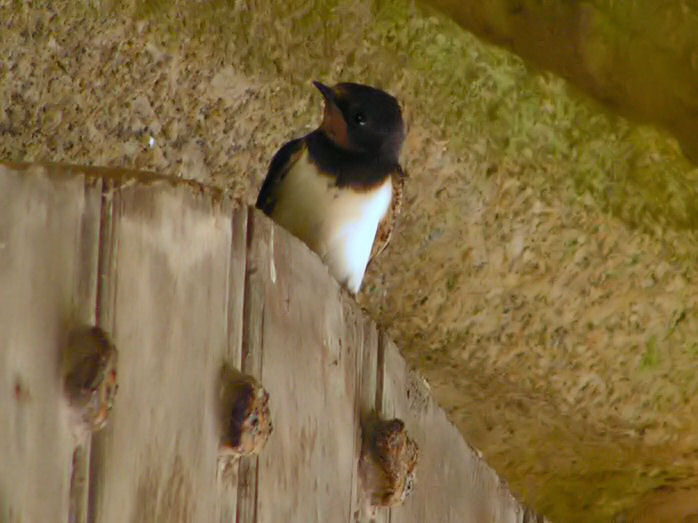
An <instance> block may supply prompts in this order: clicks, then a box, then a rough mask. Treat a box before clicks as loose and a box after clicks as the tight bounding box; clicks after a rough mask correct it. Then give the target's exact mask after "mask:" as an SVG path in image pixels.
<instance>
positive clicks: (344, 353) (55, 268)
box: [0, 166, 524, 523]
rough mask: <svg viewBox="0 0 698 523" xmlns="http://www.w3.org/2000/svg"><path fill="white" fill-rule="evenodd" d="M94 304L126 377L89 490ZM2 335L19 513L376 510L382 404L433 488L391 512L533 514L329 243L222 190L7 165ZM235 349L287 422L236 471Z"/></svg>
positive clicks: (4, 516)
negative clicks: (86, 364) (86, 409)
mask: <svg viewBox="0 0 698 523" xmlns="http://www.w3.org/2000/svg"><path fill="white" fill-rule="evenodd" d="M95 321H97V322H98V323H99V324H100V326H102V328H104V329H105V330H106V331H108V332H109V333H110V334H111V336H112V338H113V340H114V342H115V344H116V346H117V348H118V350H119V362H118V372H119V383H120V388H119V392H118V395H117V397H116V401H115V406H114V410H113V412H112V417H111V420H110V423H109V425H108V427H107V428H106V429H105V430H104V431H102V432H101V433H98V434H97V435H95V436H93V437H92V442H91V448H92V452H91V455H89V459H90V467H89V494H90V495H89V504H88V503H87V501H86V500H87V495H86V489H83V490H85V492H83V491H82V490H79V489H78V491H76V488H77V487H76V486H75V485H74V487H73V492H72V494H71V488H70V481H71V475H72V474H73V473H74V472H80V470H79V467H78V469H76V471H73V468H72V467H73V463H72V457H73V452H74V450H75V448H76V442H75V441H74V439H73V438H72V436H71V434H70V430H69V428H68V425H67V421H66V419H67V418H66V414H65V407H64V404H63V401H62V398H61V390H60V378H59V376H58V370H57V369H58V366H57V361H58V360H57V358H58V354H59V352H60V346H61V343H62V341H63V340H64V338H65V334H66V329H67V326H68V325H69V323H70V322H73V323H75V322H87V323H91V322H95ZM0 347H1V348H2V351H0V364H1V365H0V386H2V395H0V402H1V403H0V407H1V410H0V416H1V419H0V445H2V447H1V448H2V449H3V454H4V456H3V459H2V460H0V521H2V522H4V521H68V520H69V518H71V520H72V521H84V520H89V521H98V522H110V521H115V522H116V521H119V522H121V521H134V522H147V521H158V522H160V521H202V522H203V521H206V522H208V521H221V522H223V521H238V522H257V521H259V522H277V521H289V522H295V521H298V522H303V523H306V522H313V521H317V522H327V521H332V522H334V521H354V522H359V521H367V520H368V515H367V514H366V512H365V511H364V502H363V497H362V493H361V488H360V483H359V478H358V470H357V469H358V459H359V453H360V449H361V419H362V418H363V417H364V416H366V415H368V414H370V413H371V412H372V411H375V412H378V413H379V414H380V415H382V416H383V417H386V418H389V417H393V416H399V417H401V418H402V419H403V420H404V421H405V422H406V425H407V428H408V431H409V432H410V434H411V435H412V436H413V437H414V438H415V439H416V441H417V443H418V444H419V446H420V449H421V459H420V463H419V466H418V479H417V487H416V491H415V494H414V496H413V497H411V498H408V500H407V502H406V504H405V505H404V506H402V507H398V508H394V509H392V510H390V511H388V510H381V511H379V513H378V514H377V519H376V521H391V522H393V523H395V522H399V521H405V522H432V521H433V522H447V521H454V522H456V521H457V522H462V521H466V522H467V521H473V522H480V521H503V522H508V521H512V522H513V521H523V520H524V512H523V509H522V507H521V506H520V505H519V504H518V503H517V502H516V501H515V499H514V498H513V497H512V496H511V494H510V493H509V491H508V489H507V488H506V486H505V485H504V484H503V483H502V481H501V480H500V479H499V478H498V477H497V476H496V474H495V473H494V472H493V471H492V470H491V469H490V468H489V467H487V465H486V464H485V463H484V462H483V461H482V460H481V459H480V458H479V457H478V456H477V455H476V453H475V452H474V451H473V450H472V449H471V448H470V447H468V445H467V444H466V443H465V442H464V441H463V439H462V438H461V436H460V434H459V433H458V432H457V431H456V429H455V428H454V427H453V426H452V425H451V424H450V423H449V422H448V420H447V419H446V416H445V414H444V413H443V411H442V410H441V409H439V408H438V406H436V404H435V403H434V401H433V399H432V398H431V396H430V395H429V391H428V389H427V387H426V386H425V384H424V383H423V382H422V381H421V379H420V378H419V377H418V376H417V375H416V374H414V373H413V372H411V371H409V370H408V369H407V367H406V365H405V362H404V360H403V359H402V358H401V357H400V355H399V352H398V350H397V348H396V347H395V346H394V345H393V344H392V342H390V340H388V339H387V338H385V336H384V335H383V334H382V333H381V332H380V331H379V330H378V329H377V328H376V326H375V324H374V323H373V322H372V321H370V320H368V319H367V318H366V317H365V315H364V314H363V313H362V311H361V310H360V309H359V307H358V306H357V305H356V304H355V303H354V302H353V299H352V298H351V297H349V296H348V295H346V293H345V292H343V291H342V290H341V289H340V287H339V285H338V284H337V283H336V282H335V281H334V280H333V279H332V278H331V277H330V275H329V273H328V271H327V269H326V267H325V266H324V265H323V264H322V263H321V262H320V261H319V259H318V258H317V257H316V256H315V255H314V254H313V253H312V252H310V251H309V250H308V249H307V248H306V247H305V246H304V245H303V244H302V243H301V242H299V241H297V240H295V239H294V238H292V237H290V236H289V235H288V234H287V233H286V232H285V231H284V230H282V229H280V228H278V227H276V226H275V225H274V224H272V223H271V222H270V221H269V220H267V219H266V217H264V216H263V215H262V214H261V213H259V212H257V211H254V210H247V209H241V208H237V209H236V208H235V207H234V205H233V203H232V202H230V201H228V200H226V199H225V198H224V197H223V196H222V195H221V194H220V193H219V192H217V191H215V190H209V189H207V188H204V187H201V186H197V185H194V184H191V183H188V182H187V183H184V182H182V183H176V182H173V181H172V180H167V179H163V178H159V177H155V176H150V177H148V176H144V175H137V174H134V173H126V174H123V175H120V174H119V173H118V172H114V171H110V170H95V169H78V168H65V167H56V166H53V167H50V168H48V174H47V172H45V170H44V169H42V168H32V169H29V170H27V169H26V168H18V167H17V166H14V168H2V169H0ZM224 362H228V363H229V364H230V365H232V366H234V367H237V368H241V369H242V370H243V371H244V372H248V373H250V374H253V375H254V376H256V377H257V378H259V379H260V380H261V381H262V382H263V384H264V386H265V387H266V389H267V390H268V391H269V393H270V406H271V412H272V420H273V423H274V432H273V433H272V435H271V438H270V439H269V442H268V443H267V446H266V448H265V449H264V451H263V453H262V454H261V455H260V456H259V457H258V458H244V459H242V460H241V461H240V462H239V464H238V465H236V466H234V467H232V468H231V469H228V470H227V473H226V474H221V473H220V470H219V466H218V460H217V445H218V441H219V434H220V428H219V424H218V421H219V415H218V412H217V409H216V407H217V402H216V398H217V378H218V375H219V371H220V369H221V366H222V365H223V363H224ZM86 448H90V445H89V442H88V445H87V447H86ZM4 449H9V453H7V454H5V452H4ZM78 465H79V463H78ZM83 468H84V466H83ZM85 475H88V474H87V473H85ZM74 483H76V482H75V481H74ZM78 483H79V482H78ZM78 486H80V485H78ZM71 500H72V507H73V508H72V509H71ZM71 510H72V512H71ZM69 513H70V514H69Z"/></svg>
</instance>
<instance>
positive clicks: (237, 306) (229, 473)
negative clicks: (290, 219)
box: [218, 206, 248, 523]
mask: <svg viewBox="0 0 698 523" xmlns="http://www.w3.org/2000/svg"><path fill="white" fill-rule="evenodd" d="M247 213H248V211H247V208H246V207H243V206H238V207H237V208H236V209H235V210H234V211H233V213H232V225H231V227H232V238H231V247H232V248H231V254H230V260H231V262H230V285H229V297H228V300H227V301H228V327H227V330H228V351H227V354H226V361H227V362H228V363H229V364H230V366H231V367H233V368H236V369H241V368H242V341H243V335H244V304H245V272H246V265H247ZM221 465H224V467H223V466H219V470H218V500H219V502H220V504H221V510H220V514H219V521H220V522H221V523H228V522H232V521H236V518H237V505H238V483H239V481H240V480H239V477H240V476H239V462H233V463H224V464H221Z"/></svg>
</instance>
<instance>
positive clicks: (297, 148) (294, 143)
mask: <svg viewBox="0 0 698 523" xmlns="http://www.w3.org/2000/svg"><path fill="white" fill-rule="evenodd" d="M304 146H305V141H304V140H303V138H298V139H296V140H291V141H290V142H288V143H286V144H284V145H283V146H282V147H281V149H279V150H278V151H277V152H276V154H275V155H274V157H273V158H272V159H271V163H270V164H269V170H268V171H267V177H266V178H265V179H264V183H263V184H262V188H261V189H260V190H259V195H258V196H257V204H256V207H257V209H260V210H262V211H264V214H267V215H268V214H271V212H272V211H273V210H274V204H275V203H276V190H277V188H278V187H279V183H280V182H281V180H283V179H284V176H286V173H288V171H289V169H290V168H291V166H292V165H293V164H294V163H296V160H298V157H299V156H300V153H301V152H303V147H304Z"/></svg>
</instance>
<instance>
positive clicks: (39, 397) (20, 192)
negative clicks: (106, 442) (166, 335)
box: [0, 165, 100, 521]
mask: <svg viewBox="0 0 698 523" xmlns="http://www.w3.org/2000/svg"><path fill="white" fill-rule="evenodd" d="M99 205H100V183H99V181H98V180H93V179H90V180H88V179H86V178H85V177H84V176H70V175H69V174H68V173H66V172H65V170H63V169H60V168H49V169H46V168H43V167H38V166H37V167H26V166H23V167H9V166H3V165H0V347H2V349H1V350H0V390H2V391H3V393H2V394H0V449H2V459H0V521H68V518H69V515H70V516H72V517H73V518H77V516H78V515H79V512H80V511H81V510H84V506H83V505H84V497H85V493H84V491H82V492H74V493H73V495H72V498H71V492H70V484H71V476H72V470H71V469H72V462H73V453H74V451H75V450H76V449H75V445H76V442H77V441H76V439H74V437H73V436H72V435H71V431H70V428H69V426H68V412H67V409H66V404H65V403H64V401H63V399H62V388H61V376H60V373H59V367H60V366H59V361H60V359H59V358H60V351H61V348H62V345H63V344H64V343H65V341H66V339H67V333H68V330H69V329H70V328H71V327H74V326H77V325H78V324H81V323H92V322H93V321H94V319H95V318H94V312H95V300H96V291H95V289H96V276H97V245H98V230H99ZM76 485H77V483H76ZM71 501H72V513H71Z"/></svg>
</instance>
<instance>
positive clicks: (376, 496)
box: [359, 418, 419, 507]
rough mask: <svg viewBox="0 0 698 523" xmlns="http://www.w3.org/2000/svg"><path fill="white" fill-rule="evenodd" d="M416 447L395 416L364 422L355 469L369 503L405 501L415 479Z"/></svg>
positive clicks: (417, 450) (391, 505)
mask: <svg viewBox="0 0 698 523" xmlns="http://www.w3.org/2000/svg"><path fill="white" fill-rule="evenodd" d="M418 459H419V447H418V446H417V443H415V441H414V440H413V439H411V438H410V437H409V436H408V435H407V431H406V430H405V423H404V422H403V421H402V420H401V419H399V418H393V419H390V420H378V419H376V420H372V421H371V422H369V423H367V424H366V425H365V426H364V430H363V443H362V447H361V457H360V459H359V471H360V477H361V482H362V485H363V488H364V492H365V493H366V495H367V498H368V501H369V504H370V505H371V506H372V507H393V506H396V505H400V504H401V503H403V502H404V501H405V499H406V498H407V496H409V495H410V494H411V493H412V492H413V490H414V485H415V481H416V467H417V461H418Z"/></svg>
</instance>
